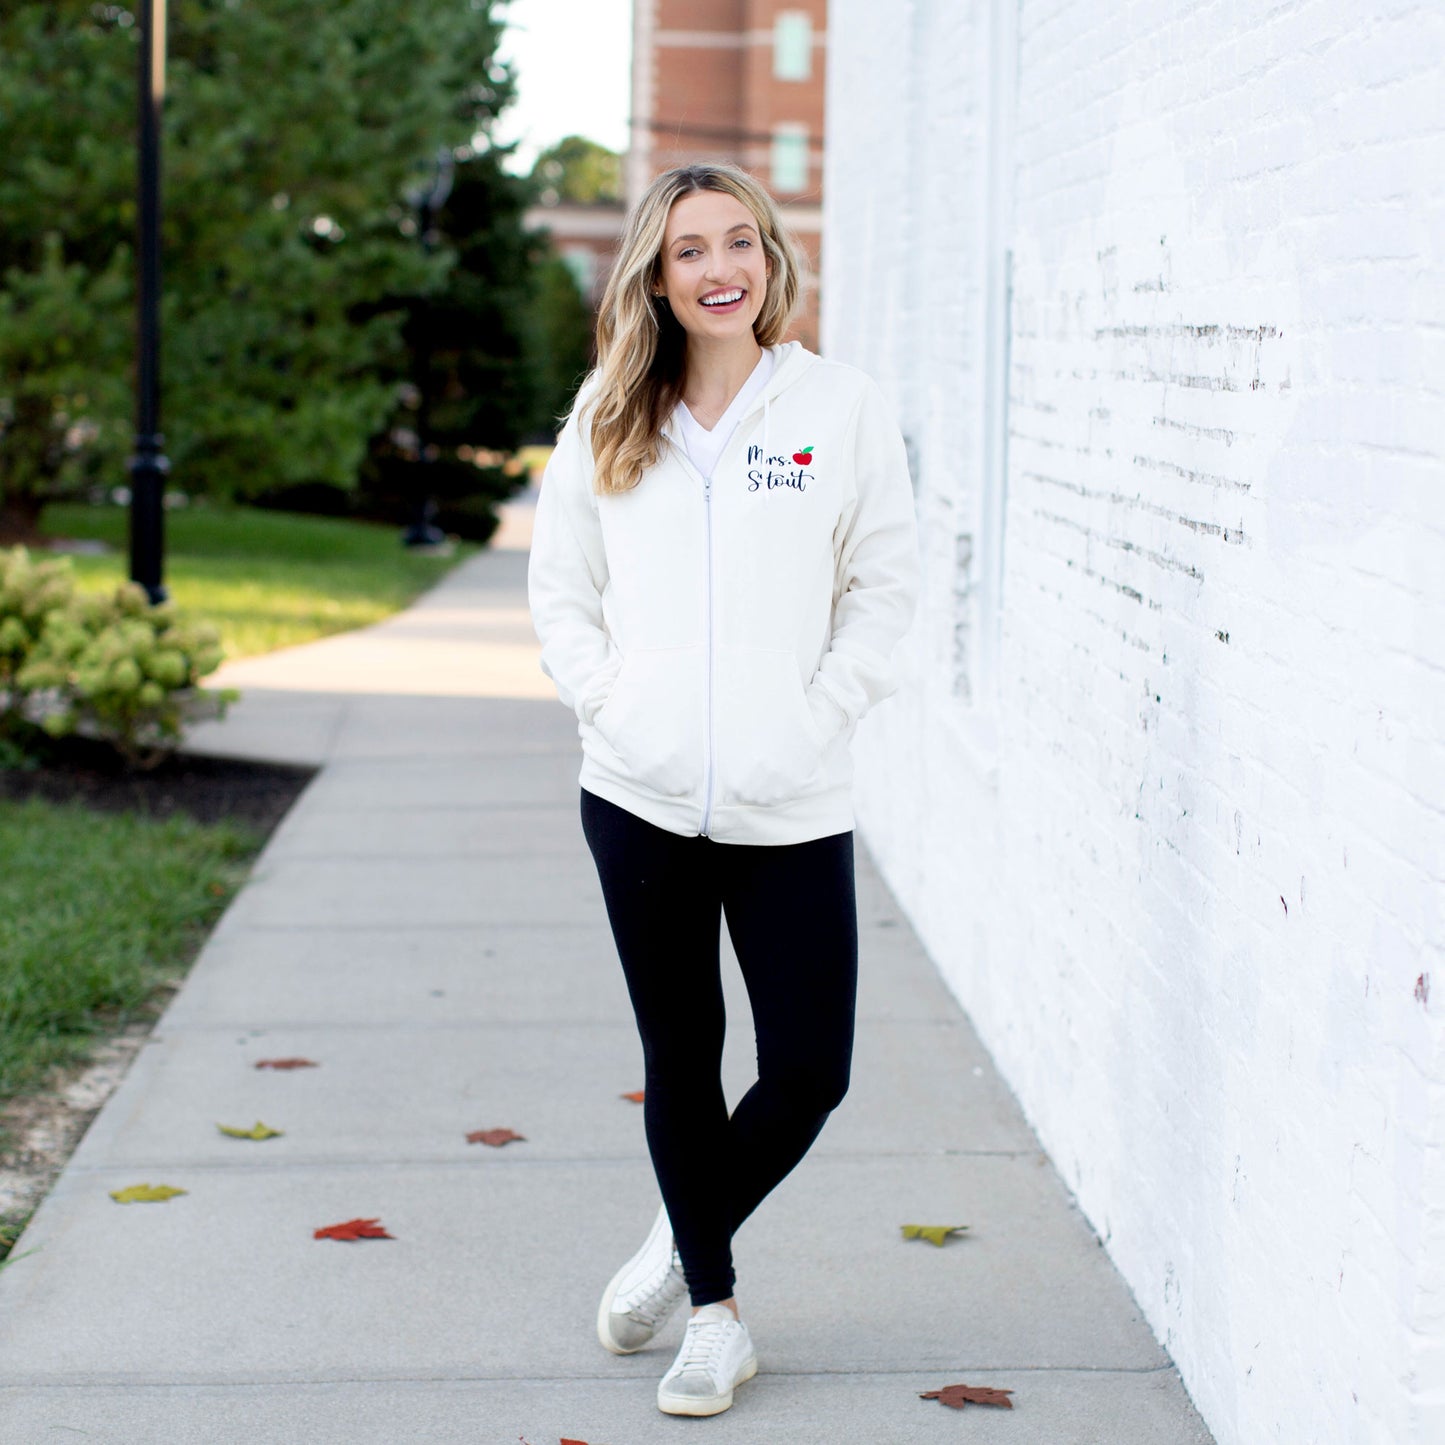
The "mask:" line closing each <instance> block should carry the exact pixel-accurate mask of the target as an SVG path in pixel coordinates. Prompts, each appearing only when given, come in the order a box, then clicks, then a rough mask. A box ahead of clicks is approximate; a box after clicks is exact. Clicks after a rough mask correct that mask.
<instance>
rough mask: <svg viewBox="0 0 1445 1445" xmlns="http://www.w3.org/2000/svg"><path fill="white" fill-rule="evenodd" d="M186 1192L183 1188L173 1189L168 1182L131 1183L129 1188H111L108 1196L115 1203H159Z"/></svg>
mask: <svg viewBox="0 0 1445 1445" xmlns="http://www.w3.org/2000/svg"><path fill="white" fill-rule="evenodd" d="M186 1192H187V1191H186V1190H184V1189H173V1188H172V1187H171V1186H170V1185H169V1184H132V1185H131V1186H130V1188H129V1189H112V1190H111V1191H110V1197H111V1198H112V1199H114V1200H115V1202H116V1203H117V1204H152V1203H155V1204H159V1203H161V1202H162V1201H164V1200H166V1199H172V1198H174V1197H175V1196H176V1195H177V1194H185V1193H186Z"/></svg>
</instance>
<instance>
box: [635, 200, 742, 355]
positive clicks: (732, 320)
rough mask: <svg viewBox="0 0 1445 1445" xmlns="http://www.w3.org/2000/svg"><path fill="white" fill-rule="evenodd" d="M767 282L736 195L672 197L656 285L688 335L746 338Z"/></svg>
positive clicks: (722, 339)
mask: <svg viewBox="0 0 1445 1445" xmlns="http://www.w3.org/2000/svg"><path fill="white" fill-rule="evenodd" d="M767 285H768V258H767V253H766V252H765V251H764V250H763V239H762V236H761V235H760V234H759V232H758V223H757V220H756V218H755V217H754V216H753V213H752V212H751V211H750V210H749V209H748V208H747V207H746V206H745V205H744V204H743V203H742V202H741V201H740V200H738V199H737V198H736V197H734V196H731V195H729V194H728V193H727V192H726V191H691V192H689V193H688V194H687V195H685V196H680V197H679V198H678V199H677V200H676V201H674V202H673V206H672V210H671V211H669V212H668V216H667V229H666V231H665V232H664V234H663V243H662V268H661V275H660V277H659V279H658V286H659V288H660V294H661V295H663V296H665V297H666V298H667V303H668V305H669V306H670V307H671V309H672V314H673V316H674V317H676V318H677V322H678V324H679V325H680V326H681V327H682V329H683V330H684V331H685V332H686V333H687V335H688V337H689V339H693V340H698V341H708V342H726V341H730V340H734V339H737V340H747V341H749V342H751V341H752V336H753V323H754V322H755V321H756V320H757V319H758V313H759V312H760V311H761V310H762V309H763V299H764V297H765V296H766V294H767Z"/></svg>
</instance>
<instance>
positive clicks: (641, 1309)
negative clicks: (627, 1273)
mask: <svg viewBox="0 0 1445 1445" xmlns="http://www.w3.org/2000/svg"><path fill="white" fill-rule="evenodd" d="M674 1270H676V1277H675V1278H674ZM681 1279H682V1270H681V1268H680V1267H679V1261H678V1258H677V1251H676V1249H674V1250H673V1252H672V1253H671V1254H670V1255H669V1256H668V1260H667V1268H666V1269H664V1270H663V1271H662V1273H661V1274H660V1275H658V1277H657V1281H656V1283H655V1284H651V1285H649V1286H648V1287H647V1290H646V1291H645V1292H644V1294H643V1296H642V1298H641V1299H640V1300H638V1301H637V1303H636V1304H634V1305H633V1306H632V1307H631V1308H630V1309H629V1310H628V1311H627V1313H628V1314H630V1315H631V1316H632V1317H633V1319H635V1320H637V1321H638V1323H639V1324H645V1325H650V1324H654V1323H655V1322H656V1320H657V1317H658V1315H659V1314H662V1313H663V1312H665V1311H666V1310H668V1309H670V1308H671V1306H672V1305H673V1304H674V1303H675V1302H676V1300H677V1297H678V1295H679V1294H681V1293H682V1290H683V1289H685V1288H686V1286H685V1285H684V1284H682V1283H681V1282H680V1281H681Z"/></svg>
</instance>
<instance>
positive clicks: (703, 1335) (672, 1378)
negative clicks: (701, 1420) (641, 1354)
mask: <svg viewBox="0 0 1445 1445" xmlns="http://www.w3.org/2000/svg"><path fill="white" fill-rule="evenodd" d="M757 1372H758V1357H757V1356H756V1355H755V1354H754V1353H753V1342H752V1337H751V1336H750V1335H749V1334H748V1327H747V1326H746V1325H745V1324H744V1323H743V1322H742V1321H741V1320H740V1319H736V1318H734V1316H733V1312H732V1311H731V1310H730V1309H729V1308H728V1307H727V1306H726V1305H725V1304H715V1305H704V1306H703V1307H702V1308H701V1309H700V1310H699V1311H698V1312H697V1313H696V1314H695V1315H694V1316H693V1317H692V1318H691V1319H690V1320H689V1321H688V1322H687V1333H686V1334H685V1335H684V1336H683V1337H682V1348H681V1349H680V1350H678V1352H677V1358H676V1359H675V1360H674V1361H673V1362H672V1368H671V1369H670V1370H669V1371H668V1372H667V1373H666V1374H665V1375H664V1376H663V1377H662V1383H661V1384H660V1385H658V1387H657V1408H658V1409H659V1410H661V1411H663V1413H664V1414H667V1415H720V1414H722V1412H723V1411H724V1410H726V1409H727V1408H728V1407H729V1406H730V1405H731V1404H732V1402H733V1391H734V1390H735V1389H736V1388H737V1387H738V1386H739V1385H741V1384H742V1382H743V1381H744V1380H751V1379H752V1377H753V1376H754V1375H756V1374H757Z"/></svg>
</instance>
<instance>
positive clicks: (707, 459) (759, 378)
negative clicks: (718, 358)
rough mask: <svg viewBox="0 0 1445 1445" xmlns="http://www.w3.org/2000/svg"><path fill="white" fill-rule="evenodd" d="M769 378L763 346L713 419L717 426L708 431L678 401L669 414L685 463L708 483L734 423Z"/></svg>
mask: <svg viewBox="0 0 1445 1445" xmlns="http://www.w3.org/2000/svg"><path fill="white" fill-rule="evenodd" d="M772 375H773V353H772V352H771V351H770V350H769V349H768V348H767V347H766V346H765V347H764V348H763V354H762V355H761V356H760V357H759V358H758V364H757V365H756V366H755V367H753V369H752V372H751V374H750V375H749V376H748V379H747V380H746V381H745V382H743V384H742V386H741V387H739V388H738V394H737V395H736V396H735V397H733V399H732V401H731V403H729V405H728V409H727V410H726V411H725V412H724V413H723V414H722V415H721V416H720V417H719V418H718V419H717V425H716V426H715V427H713V429H712V430H711V431H709V430H708V429H707V428H706V427H704V426H703V425H702V424H701V423H700V422H699V421H698V419H697V418H696V417H695V416H693V414H692V413H691V412H690V411H689V410H688V409H687V403H686V402H683V401H680V402H678V404H677V411H676V412H675V413H674V414H673V415H674V420H675V424H676V431H677V435H678V439H679V440H680V441H681V442H682V445H683V450H684V451H686V452H687V459H688V461H690V462H691V463H692V464H693V466H695V467H696V468H697V469H698V471H699V472H701V473H702V475H703V476H704V477H706V478H707V479H708V480H709V481H710V480H711V479H712V474H713V472H714V471H715V470H716V469H717V464H718V458H719V457H721V456H722V454H723V449H724V448H725V447H726V446H727V444H728V442H729V441H730V440H731V439H732V434H733V432H734V431H736V430H737V425H738V422H739V421H741V420H742V418H743V417H744V416H745V415H746V414H747V411H748V408H749V407H751V406H752V404H753V403H754V402H755V401H756V400H757V399H758V397H759V396H761V395H762V391H763V388H764V387H765V386H766V385H767V384H768V382H769V380H770V379H771V378H772Z"/></svg>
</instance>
